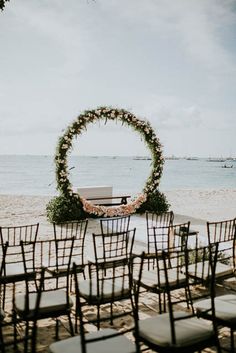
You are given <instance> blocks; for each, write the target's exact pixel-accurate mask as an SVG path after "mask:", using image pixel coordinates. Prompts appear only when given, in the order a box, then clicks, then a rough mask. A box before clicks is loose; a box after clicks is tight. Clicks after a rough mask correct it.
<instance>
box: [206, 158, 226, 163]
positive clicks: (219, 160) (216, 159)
mask: <svg viewBox="0 0 236 353" xmlns="http://www.w3.org/2000/svg"><path fill="white" fill-rule="evenodd" d="M207 162H225V159H224V158H208V159H207Z"/></svg>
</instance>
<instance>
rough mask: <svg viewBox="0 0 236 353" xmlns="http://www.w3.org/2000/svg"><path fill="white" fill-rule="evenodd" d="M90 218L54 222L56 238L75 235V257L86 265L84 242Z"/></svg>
mask: <svg viewBox="0 0 236 353" xmlns="http://www.w3.org/2000/svg"><path fill="white" fill-rule="evenodd" d="M87 226H88V220H87V219H85V220H80V221H70V222H64V223H53V230H54V238H55V239H66V238H72V237H74V238H75V239H74V248H73V257H76V258H77V262H78V261H80V264H81V265H84V242H85V236H86V232H87Z"/></svg>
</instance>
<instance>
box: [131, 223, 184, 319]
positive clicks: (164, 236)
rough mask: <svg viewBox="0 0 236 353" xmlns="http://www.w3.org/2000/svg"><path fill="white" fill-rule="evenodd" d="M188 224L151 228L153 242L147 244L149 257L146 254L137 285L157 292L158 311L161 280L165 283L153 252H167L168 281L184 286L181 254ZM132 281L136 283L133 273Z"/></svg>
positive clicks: (160, 302)
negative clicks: (169, 278) (169, 274)
mask: <svg viewBox="0 0 236 353" xmlns="http://www.w3.org/2000/svg"><path fill="white" fill-rule="evenodd" d="M189 224H190V223H189V222H188V223H183V224H178V225H170V226H163V227H159V228H154V229H153V234H154V235H153V243H152V244H150V245H152V247H150V246H149V250H152V252H150V255H151V256H150V258H148V256H147V257H146V259H145V261H144V264H143V273H142V280H141V281H140V283H139V285H140V286H141V287H142V288H143V289H145V290H146V291H150V292H153V293H156V294H158V297H159V311H160V312H161V311H162V304H163V303H162V295H161V292H160V287H161V282H162V281H164V283H165V276H164V272H163V268H162V271H161V269H159V268H158V265H159V263H158V261H156V259H155V256H153V254H156V257H158V254H161V253H162V251H163V250H165V251H166V252H167V254H168V256H169V273H171V272H172V275H171V277H172V281H170V284H173V288H175V287H176V286H177V287H179V288H180V287H182V288H183V287H185V283H186V281H185V275H184V274H183V273H182V271H183V263H184V261H183V258H182V256H183V255H184V253H185V250H186V249H187V241H188V230H189ZM180 250H182V253H183V255H182V254H181V253H180ZM157 274H158V276H157ZM157 280H158V281H157ZM176 280H177V282H176ZM172 282H173V283H172ZM134 283H137V276H135V275H134ZM164 303H165V297H164ZM164 305H165V304H164Z"/></svg>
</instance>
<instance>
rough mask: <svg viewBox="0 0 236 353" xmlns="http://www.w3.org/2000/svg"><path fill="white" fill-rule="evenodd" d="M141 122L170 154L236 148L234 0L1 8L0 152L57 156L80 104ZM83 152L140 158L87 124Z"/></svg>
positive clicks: (139, 146) (57, 2)
mask: <svg viewBox="0 0 236 353" xmlns="http://www.w3.org/2000/svg"><path fill="white" fill-rule="evenodd" d="M98 106H112V107H115V108H118V109H119V108H124V109H127V110H129V111H130V112H132V113H133V114H135V115H136V117H137V118H140V119H146V120H148V121H149V122H150V123H151V125H152V127H153V129H154V131H155V133H156V135H157V136H158V138H159V139H160V142H161V143H162V145H163V153H164V155H165V156H171V155H176V156H199V157H217V156H231V157H236V143H235V135H236V1H235V0H223V1H222V0H175V1H173V0H145V1H143V0H96V1H93V0H67V1H65V0H50V1H48V0H21V1H17V0H10V2H7V3H6V6H5V9H4V11H2V12H1V13H0V154H43V155H48V154H54V152H55V148H56V145H57V141H58V138H59V136H61V135H62V134H63V131H64V130H65V129H66V128H67V126H69V125H70V124H71V123H72V121H73V120H75V119H76V118H77V117H78V115H79V114H80V113H82V112H83V111H84V110H86V109H94V108H96V107H98ZM72 153H77V154H79V155H146V154H148V153H149V151H148V150H147V149H146V146H145V145H144V143H143V141H142V140H141V137H140V136H139V135H138V134H137V133H135V132H134V131H133V130H132V129H131V128H129V127H128V128H127V127H123V126H121V124H115V123H113V122H111V121H110V122H108V123H107V125H105V126H104V124H103V123H100V124H94V125H93V124H92V125H90V126H88V129H87V132H85V133H84V134H82V135H81V136H79V137H78V138H77V139H76V138H75V139H74V150H73V152H72Z"/></svg>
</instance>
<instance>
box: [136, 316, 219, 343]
mask: <svg viewBox="0 0 236 353" xmlns="http://www.w3.org/2000/svg"><path fill="white" fill-rule="evenodd" d="M174 316H175V317H177V318H180V317H186V313H185V312H176V313H174ZM175 332H176V344H175V347H188V346H192V345H194V344H196V345H197V344H198V343H200V342H203V341H208V340H211V338H213V337H214V331H213V328H212V324H211V323H210V322H209V321H207V320H204V319H199V318H197V317H189V318H185V319H183V320H177V321H175ZM139 336H140V337H141V338H143V339H144V340H147V341H149V342H151V343H152V344H154V345H157V346H160V347H165V348H166V347H171V346H173V344H172V342H171V328H170V319H169V314H168V313H165V314H161V315H158V316H156V317H152V318H148V319H145V320H140V321H139Z"/></svg>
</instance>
